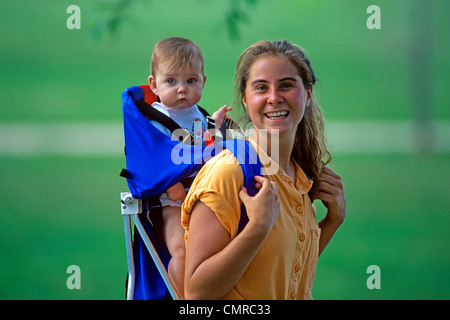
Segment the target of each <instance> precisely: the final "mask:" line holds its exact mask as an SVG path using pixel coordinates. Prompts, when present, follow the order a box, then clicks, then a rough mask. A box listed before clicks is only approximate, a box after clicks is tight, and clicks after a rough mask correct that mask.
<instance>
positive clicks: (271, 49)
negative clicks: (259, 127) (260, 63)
mask: <svg viewBox="0 0 450 320" xmlns="http://www.w3.org/2000/svg"><path fill="white" fill-rule="evenodd" d="M263 56H283V57H286V58H287V59H288V60H289V61H290V62H291V63H292V64H293V65H294V66H295V67H296V69H297V71H298V74H299V76H300V77H301V78H302V81H303V85H304V87H305V90H310V89H311V88H312V87H313V86H314V85H315V83H316V81H317V78H316V76H315V74H314V71H313V69H312V68H311V63H310V61H309V59H308V58H307V57H306V55H305V51H304V50H303V49H302V48H301V47H300V46H298V45H296V44H293V43H290V42H289V41H286V40H285V41H273V42H270V41H266V40H262V41H259V42H257V43H255V44H253V45H251V46H250V47H249V48H247V49H246V50H245V51H244V52H243V53H242V55H241V56H240V58H239V61H238V63H237V66H236V79H235V94H234V100H233V105H234V106H236V107H237V109H240V110H242V116H241V117H240V118H239V119H238V120H237V121H238V123H239V124H240V125H241V127H242V128H243V129H244V130H245V129H248V128H249V127H250V126H251V124H252V121H251V119H250V116H249V114H248V112H247V110H246V108H245V106H244V104H243V102H242V100H243V98H244V97H245V94H246V92H245V90H246V86H247V81H248V78H249V76H250V69H251V67H252V65H253V63H254V62H255V61H256V60H258V59H259V58H261V57H263ZM292 157H293V159H294V160H295V161H296V162H297V164H298V165H299V166H300V167H301V168H302V169H303V171H304V172H305V173H306V175H308V176H309V178H310V179H312V180H313V181H314V184H313V186H312V188H311V190H310V193H314V192H315V190H316V188H317V185H318V183H319V182H320V176H321V173H322V168H323V166H325V165H327V164H328V163H329V162H330V161H331V154H330V152H329V151H328V150H327V146H326V139H325V135H324V121H323V115H322V110H321V109H320V107H319V105H318V103H317V100H316V98H315V96H314V90H312V94H311V100H310V103H309V105H308V107H307V108H306V109H305V113H304V116H303V119H302V120H301V121H300V123H299V124H298V127H297V132H296V136H295V142H294V147H293V150H292Z"/></svg>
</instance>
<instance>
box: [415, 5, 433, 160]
mask: <svg viewBox="0 0 450 320" xmlns="http://www.w3.org/2000/svg"><path fill="white" fill-rule="evenodd" d="M433 3H434V1H423V0H414V1H413V2H412V3H411V5H412V7H411V15H410V17H411V20H410V23H411V29H410V30H411V36H410V48H409V52H410V62H411V66H410V70H411V89H412V103H413V106H412V108H413V110H412V111H413V117H414V125H415V140H416V146H417V148H418V151H420V152H422V153H428V152H430V151H432V149H433V128H432V121H431V120H432V115H431V112H432V104H433V101H432V86H433V83H432V79H433V78H432V74H431V62H432V52H433V16H432V13H433Z"/></svg>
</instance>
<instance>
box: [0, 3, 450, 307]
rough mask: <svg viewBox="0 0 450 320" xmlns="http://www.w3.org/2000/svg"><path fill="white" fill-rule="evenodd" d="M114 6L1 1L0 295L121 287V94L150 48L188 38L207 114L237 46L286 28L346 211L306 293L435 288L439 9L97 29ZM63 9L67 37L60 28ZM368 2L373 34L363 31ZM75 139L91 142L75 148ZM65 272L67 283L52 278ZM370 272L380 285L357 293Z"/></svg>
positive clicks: (301, 12)
mask: <svg viewBox="0 0 450 320" xmlns="http://www.w3.org/2000/svg"><path fill="white" fill-rule="evenodd" d="M122 2H123V3H126V2H127V1H122ZM115 3H118V2H117V1H87V0H70V1H66V0H60V1H48V0H41V1H2V2H1V4H0V74H1V78H0V81H1V83H0V90H1V97H2V99H1V102H0V139H1V141H0V170H1V175H0V177H1V178H0V181H1V182H0V203H1V206H0V298H1V299H123V298H124V294H125V286H124V281H125V274H126V256H125V245H124V231H123V220H122V217H121V214H120V206H119V193H120V192H121V191H126V190H127V185H126V182H125V180H124V179H123V178H120V177H119V175H118V174H119V172H120V170H121V168H122V167H124V166H125V161H124V157H123V155H122V146H123V140H122V139H123V137H122V131H121V130H122V129H121V121H122V114H121V99H120V97H121V93H122V91H123V90H124V89H125V88H127V87H130V86H133V85H137V84H145V83H146V79H147V77H148V74H149V61H150V56H151V51H152V48H153V45H154V44H155V43H156V42H157V41H158V40H159V39H162V38H165V37H168V36H183V37H188V38H191V39H192V40H194V41H195V42H197V43H198V44H199V46H200V47H201V48H202V50H203V53H204V56H205V60H206V61H205V63H206V65H205V72H206V74H207V76H208V81H207V83H206V87H205V91H204V94H203V97H202V100H201V103H200V104H201V105H202V106H204V107H206V108H207V109H208V110H210V111H213V110H214V109H215V108H216V107H218V106H221V105H223V104H228V103H229V102H230V100H231V97H232V88H233V74H234V68H235V64H236V61H237V58H238V56H239V55H240V53H241V52H242V51H243V50H244V49H245V48H247V47H248V46H249V45H250V44H252V43H254V42H256V41H258V40H260V39H269V40H274V39H280V38H281V39H290V40H292V41H294V42H296V43H298V44H300V45H301V46H302V47H304V48H305V49H306V50H307V51H308V52H309V56H310V58H311V61H312V65H313V67H314V68H315V71H316V74H317V76H318V78H319V79H320V83H319V85H318V86H317V88H316V94H317V96H318V98H319V101H320V103H321V105H322V108H323V111H324V114H325V117H326V119H327V121H328V122H327V128H328V126H329V140H330V142H331V144H332V145H331V147H332V150H333V151H334V152H333V156H334V165H333V166H332V168H333V169H334V170H335V171H336V172H337V173H338V174H340V175H341V176H342V177H343V180H344V186H345V192H346V196H347V207H348V212H347V218H346V221H345V223H344V225H343V226H342V227H341V229H339V231H338V232H337V234H336V236H335V237H334V239H333V241H332V242H331V243H330V245H329V246H328V247H327V249H326V250H325V252H324V254H323V255H322V256H321V257H320V259H319V265H318V269H317V274H316V280H315V284H314V288H313V295H314V298H315V299H449V298H450V293H449V289H448V286H449V280H450V277H449V270H450V257H449V252H450V251H449V249H450V246H449V237H448V235H449V223H450V219H449V213H450V212H449V209H450V200H449V184H448V181H449V180H450V169H449V160H450V152H449V150H450V137H449V134H450V132H449V130H448V128H449V125H448V123H449V121H450V109H449V108H448V101H449V90H448V87H449V81H448V79H449V76H450V65H449V62H448V61H449V60H448V59H449V53H450V46H449V42H448V39H449V30H450V29H449V22H448V21H449V19H448V14H449V12H450V11H449V9H450V2H448V1H426V2H425V1H414V0H397V1H387V0H384V1H382V0H376V1H365V0H358V1H357V0H339V1H329V0H317V1H294V0H286V1H284V0H283V1H274V0H253V1H252V0H246V1H233V0H227V1H218V0H191V1H189V2H187V1H181V0H172V1H159V0H158V1H156V0H141V1H131V2H130V3H131V6H129V7H126V10H125V9H123V8H122V11H120V12H121V14H120V15H119V17H121V18H124V20H123V21H122V20H120V21H119V22H121V23H119V24H114V23H112V24H110V25H111V26H112V27H114V26H115V27H116V30H115V31H114V30H112V31H111V30H109V29H108V28H102V24H101V23H102V21H114V20H108V19H111V18H113V17H114V14H113V12H114V8H115V6H114V4H115ZM72 4H75V5H78V6H79V7H80V9H81V29H80V30H69V29H68V28H67V27H66V21H67V19H68V18H69V16H70V14H68V13H66V9H67V7H68V6H69V5H72ZM372 4H375V5H378V6H379V7H380V9H381V29H380V30H370V29H368V28H367V26H366V21H367V19H368V18H369V17H370V14H368V13H366V9H367V7H368V6H369V5H372ZM233 14H234V15H233ZM233 17H234V18H233ZM105 19H106V20H105ZM107 25H108V24H105V25H103V26H107ZM333 124H334V125H335V127H334V128H335V129H334V131H333ZM339 125H341V126H339ZM386 125H387V126H388V127H386ZM74 127H75V128H78V131H77V130H74V131H71V130H69V128H74ZM49 128H50V129H51V128H53V129H52V130H54V131H52V130H50V129H49ZM55 128H56V129H55ZM64 128H66V129H67V130H64ZM92 128H98V129H99V130H102V128H106V129H105V136H103V137H102V136H100V137H99V133H98V132H96V131H95V130H91V129H92ZM111 128H112V129H111ZM336 128H339V129H336ZM386 128H388V129H386ZM405 128H406V129H405ZM107 129H108V130H107ZM366 129H367V130H366ZM369 129H370V130H372V131H370V130H369ZM45 130H47V131H45ZM89 130H91V131H89ZM327 130H328V129H327ZM405 130H407V131H406V132H405ZM42 132H46V134H43V133H42ZM52 132H53V133H52ZM77 132H78V133H79V134H78V133H77ZM346 132H347V134H346ZM71 135H76V136H75V137H73V138H74V139H72V140H74V141H75V142H74V144H70V143H69V142H70V141H72V140H71V139H69V138H70V136H71ZM79 135H83V136H82V137H86V138H83V139H86V141H84V142H85V144H86V145H89V143H90V141H91V142H92V141H94V142H95V143H98V145H95V143H94V146H93V147H92V148H91V149H89V148H88V149H86V148H84V149H83V147H86V146H85V145H84V143H81V146H80V145H76V141H78V140H77V137H79ZM66 136H69V138H67V137H66ZM30 137H34V139H30ZM63 137H65V138H64V139H62V138H63ZM398 137H405V138H404V139H403V140H402V139H398V141H397V140H396V138H398ZM357 138H360V139H359V140H358V139H357ZM366 138H367V139H366ZM58 139H62V140H58ZM27 141H28V144H27ZM55 141H59V142H61V141H63V142H64V145H62V146H58V145H57V143H56V142H55ZM68 141H69V142H68ZM82 142H83V141H82ZM333 143H335V144H334V146H333ZM393 143H394V145H393ZM395 143H397V144H395ZM405 144H407V145H406V146H405ZM16 146H19V147H17V148H15V147H16ZM108 148H109V149H108ZM77 150H78V151H77ZM80 150H81V151H80ZM86 150H87V151H86ZM102 150H106V151H104V152H103V151H102ZM317 206H318V215H319V218H320V217H322V216H323V215H324V212H325V209H324V208H323V206H321V205H319V204H317ZM70 265H78V266H79V267H80V269H81V289H80V290H76V289H75V290H69V289H68V288H67V286H66V280H67V278H68V276H69V274H67V273H66V270H67V267H68V266H70ZM370 265H378V266H379V267H380V270H381V289H379V290H376V289H374V290H369V289H368V288H367V286H366V280H367V278H368V277H369V275H370V274H367V273H366V270H367V267H368V266H370Z"/></svg>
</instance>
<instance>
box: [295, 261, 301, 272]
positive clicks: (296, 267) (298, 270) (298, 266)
mask: <svg viewBox="0 0 450 320" xmlns="http://www.w3.org/2000/svg"><path fill="white" fill-rule="evenodd" d="M301 269H302V266H301V265H300V263H298V264H296V265H295V272H297V273H299V272H300V270H301Z"/></svg>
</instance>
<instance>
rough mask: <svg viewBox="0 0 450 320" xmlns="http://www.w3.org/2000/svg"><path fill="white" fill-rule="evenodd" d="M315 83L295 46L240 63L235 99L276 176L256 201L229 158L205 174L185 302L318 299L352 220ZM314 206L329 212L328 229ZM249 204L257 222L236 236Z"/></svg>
mask: <svg viewBox="0 0 450 320" xmlns="http://www.w3.org/2000/svg"><path fill="white" fill-rule="evenodd" d="M315 81H316V78H315V76H314V72H313V70H312V68H311V65H310V62H309V60H308V59H307V58H306V57H305V55H304V53H303V50H302V49H301V48H300V47H298V46H296V45H293V44H291V43H289V42H287V41H283V42H280V41H275V42H268V41H260V42H257V43H255V44H254V45H252V46H250V47H249V48H248V49H247V50H245V51H244V52H243V54H242V55H241V57H240V59H239V62H238V65H237V68H236V91H237V95H238V97H239V99H238V100H239V102H240V104H241V106H242V107H243V108H244V111H245V114H246V115H247V117H248V121H247V124H251V126H252V127H253V134H252V136H251V138H250V142H251V143H252V144H253V145H254V146H255V148H256V149H257V150H258V154H259V157H260V159H261V162H262V163H270V164H271V168H273V167H276V168H277V170H275V171H273V170H272V172H270V173H271V174H267V173H265V174H264V177H255V180H256V182H257V188H259V189H260V190H259V192H258V193H257V194H256V195H255V196H254V197H250V196H249V195H248V194H247V191H246V190H245V188H243V187H241V186H242V185H243V173H242V169H241V167H240V166H239V164H238V163H237V161H236V159H235V158H234V156H233V155H232V154H231V153H230V152H229V151H228V150H224V151H223V152H221V153H220V154H219V155H218V156H216V157H214V158H213V159H211V160H210V161H209V162H208V163H207V164H206V165H205V166H204V167H203V168H202V170H201V171H200V172H199V174H198V175H197V177H196V179H195V181H194V183H193V185H192V187H191V189H190V191H189V194H188V195H187V197H186V199H185V201H184V203H183V211H182V222H183V226H184V227H185V229H186V239H187V240H186V241H187V242H186V245H187V251H186V271H185V297H186V299H311V298H312V296H311V288H312V284H313V280H314V274H315V269H316V264H317V260H318V257H319V255H320V254H321V252H322V251H323V250H324V248H325V246H326V245H327V244H328V242H329V241H330V239H331V238H332V236H333V235H334V233H335V232H336V230H337V229H338V228H339V226H340V225H341V224H342V222H343V221H344V217H345V212H346V205H345V198H344V190H343V185H342V181H341V178H340V177H339V176H338V175H336V174H335V173H334V172H332V171H331V170H330V169H328V168H326V167H325V165H326V164H327V163H328V162H329V161H330V160H331V156H330V154H329V153H328V151H327V150H326V147H325V141H324V136H323V119H322V113H321V111H320V108H319V106H318V105H317V103H316V100H315V98H314V94H313V86H314V83H315ZM275 155H276V157H274V156H275ZM274 158H277V160H276V161H274ZM275 164H276V165H277V166H274V165H275ZM314 199H319V200H321V201H322V202H323V203H324V205H325V206H326V207H327V209H328V212H327V215H326V217H325V218H324V219H323V220H322V221H320V223H317V220H316V217H315V208H314V206H313V205H312V201H313V200H314ZM241 201H242V202H243V203H244V205H245V206H246V209H247V214H248V217H249V222H248V224H247V225H246V227H245V228H244V229H243V230H242V231H241V232H240V233H239V234H237V228H238V223H239V217H240V205H241Z"/></svg>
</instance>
